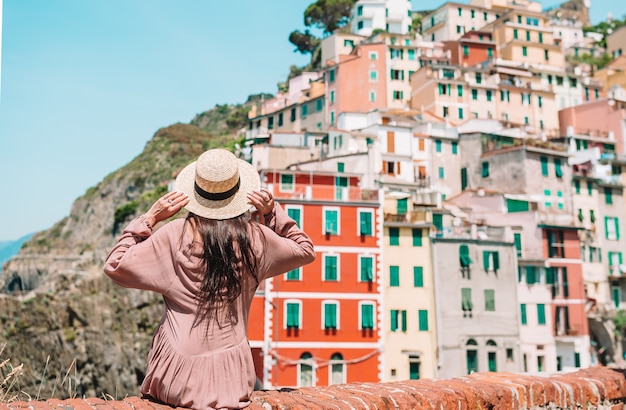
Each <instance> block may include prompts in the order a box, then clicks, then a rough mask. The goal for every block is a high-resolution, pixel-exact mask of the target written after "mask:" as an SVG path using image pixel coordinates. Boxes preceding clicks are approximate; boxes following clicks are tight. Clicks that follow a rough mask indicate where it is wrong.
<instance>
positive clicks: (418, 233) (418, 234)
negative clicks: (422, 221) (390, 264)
mask: <svg viewBox="0 0 626 410" xmlns="http://www.w3.org/2000/svg"><path fill="white" fill-rule="evenodd" d="M411 235H412V236H413V246H422V230H421V229H419V228H413V229H411Z"/></svg>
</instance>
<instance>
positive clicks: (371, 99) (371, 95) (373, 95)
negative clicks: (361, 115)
mask: <svg viewBox="0 0 626 410" xmlns="http://www.w3.org/2000/svg"><path fill="white" fill-rule="evenodd" d="M370 102H376V91H370Z"/></svg>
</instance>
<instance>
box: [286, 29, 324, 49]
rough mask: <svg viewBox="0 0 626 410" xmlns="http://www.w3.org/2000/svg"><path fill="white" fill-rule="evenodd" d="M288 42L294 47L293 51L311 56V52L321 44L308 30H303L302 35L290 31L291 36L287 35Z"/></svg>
mask: <svg viewBox="0 0 626 410" xmlns="http://www.w3.org/2000/svg"><path fill="white" fill-rule="evenodd" d="M289 41H290V42H291V43H292V44H293V45H295V46H296V49H295V51H298V52H300V53H302V54H307V53H309V54H313V50H315V49H316V48H317V46H319V45H320V42H321V40H320V39H319V38H317V37H315V36H314V35H313V34H311V33H310V32H309V30H304V33H302V32H300V31H299V30H294V31H292V32H291V34H289Z"/></svg>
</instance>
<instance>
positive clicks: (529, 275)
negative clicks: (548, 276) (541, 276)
mask: <svg viewBox="0 0 626 410" xmlns="http://www.w3.org/2000/svg"><path fill="white" fill-rule="evenodd" d="M535 273H536V268H535V267H534V266H526V283H527V284H529V285H532V284H534V283H537V282H536V275H535Z"/></svg>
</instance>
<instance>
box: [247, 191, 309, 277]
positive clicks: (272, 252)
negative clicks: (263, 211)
mask: <svg viewBox="0 0 626 410" xmlns="http://www.w3.org/2000/svg"><path fill="white" fill-rule="evenodd" d="M264 222H265V226H266V227H267V228H269V229H264V230H263V233H264V234H265V241H264V242H265V246H264V247H263V248H264V249H263V254H262V257H261V258H260V261H259V272H258V275H259V280H263V279H266V278H269V277H272V276H276V275H280V274H281V273H285V272H288V271H290V270H292V269H296V268H298V267H300V266H303V265H306V264H309V263H311V262H313V261H314V260H315V250H314V247H313V242H312V241H311V238H309V236H308V235H307V234H306V233H305V232H304V231H303V230H301V229H300V228H299V227H298V224H296V221H294V220H293V219H291V218H290V217H289V215H287V212H285V210H284V209H283V208H282V207H281V206H280V205H279V204H278V203H277V202H275V205H274V210H273V211H272V212H271V213H270V214H268V215H265V216H264Z"/></svg>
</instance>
